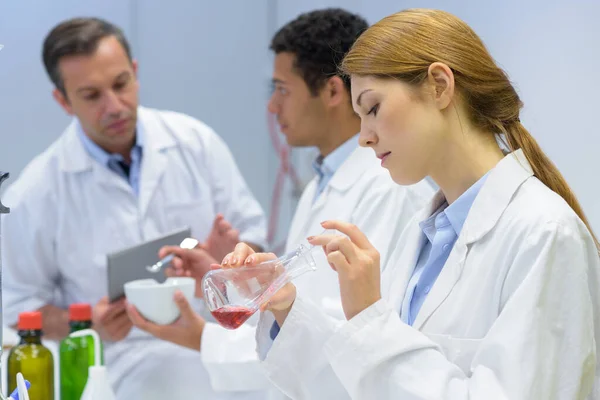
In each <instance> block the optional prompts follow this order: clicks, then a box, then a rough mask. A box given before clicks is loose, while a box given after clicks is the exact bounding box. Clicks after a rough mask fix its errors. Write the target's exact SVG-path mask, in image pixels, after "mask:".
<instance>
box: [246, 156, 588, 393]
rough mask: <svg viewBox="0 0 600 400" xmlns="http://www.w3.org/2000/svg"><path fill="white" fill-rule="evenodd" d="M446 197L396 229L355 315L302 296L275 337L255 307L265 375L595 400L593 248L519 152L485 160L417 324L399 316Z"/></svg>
mask: <svg viewBox="0 0 600 400" xmlns="http://www.w3.org/2000/svg"><path fill="white" fill-rule="evenodd" d="M515 156H516V157H515ZM442 201H443V196H442V194H441V193H439V194H438V195H437V196H436V197H435V198H434V200H433V202H432V204H430V205H429V207H427V208H425V209H424V210H423V212H421V213H420V215H418V216H417V217H416V219H415V221H414V223H413V224H412V225H411V226H409V227H408V228H407V230H406V232H405V233H404V234H403V236H402V239H401V240H400V242H399V243H400V245H399V246H398V247H397V249H396V251H395V252H394V254H393V255H392V257H391V258H390V260H389V265H388V266H387V267H386V268H385V270H384V272H383V276H382V296H383V299H382V300H380V301H378V302H377V303H375V304H373V305H372V306H371V307H369V308H367V309H366V310H364V311H363V312H362V313H360V314H359V315H357V316H355V317H354V318H353V319H351V320H350V321H348V322H343V323H339V322H338V323H336V322H335V321H332V320H331V319H330V318H329V317H328V316H327V314H326V313H324V312H323V311H322V310H321V308H322V307H321V305H320V304H318V303H317V304H316V305H315V304H313V303H311V302H310V301H307V300H306V299H302V298H298V299H297V300H296V302H295V304H294V306H293V309H292V311H291V312H290V314H289V316H288V318H287V320H286V322H285V324H284V325H283V327H282V328H281V332H280V333H279V336H278V337H277V339H276V340H275V342H271V340H270V339H269V337H268V329H269V327H270V325H269V324H270V319H269V318H268V317H267V316H262V318H261V321H260V323H259V328H258V330H257V339H258V343H259V350H260V351H261V354H263V355H264V353H266V352H267V351H268V353H267V354H266V358H265V360H264V362H263V365H264V367H265V369H266V371H267V374H268V375H269V377H270V379H271V380H272V381H273V382H274V383H275V384H276V385H277V386H279V387H280V388H281V389H282V390H283V391H284V392H285V393H287V394H288V395H289V396H290V397H292V398H294V399H344V398H351V399H361V400H363V399H364V400H372V399H378V400H385V399H407V400H408V399H452V400H460V399H472V400H479V399H485V400H496V399H498V400H500V399H502V400H507V399H510V400H521V399H522V400H525V399H527V400H531V399H536V400H537V399H544V400H551V399H565V400H573V399H584V398H585V399H599V398H600V397H599V396H600V392H599V390H600V389H599V387H598V376H599V371H600V369H599V366H598V365H599V364H598V361H597V357H598V354H600V350H599V349H598V346H599V344H600V309H599V308H600V260H599V258H598V252H597V249H596V247H595V245H594V242H593V240H592V237H591V235H590V234H589V232H588V231H587V229H586V227H585V225H584V224H583V223H582V222H581V220H580V219H579V218H578V217H577V216H576V214H575V213H574V212H573V211H572V210H571V208H570V207H568V205H567V204H566V202H565V201H563V199H562V198H560V197H559V196H558V195H557V194H555V193H554V192H552V191H550V190H549V189H548V188H547V187H546V186H544V185H543V184H542V183H541V182H540V181H539V180H538V179H537V178H535V177H533V174H532V171H531V168H530V166H529V164H528V162H527V160H526V159H525V157H524V156H523V153H522V152H521V151H517V152H515V153H513V154H511V155H508V156H506V157H505V158H504V159H503V160H502V161H501V162H500V163H499V164H498V165H497V167H496V168H494V169H493V170H492V171H491V173H490V175H489V176H488V178H487V180H486V182H485V184H484V186H483V187H482V189H481V191H480V192H479V195H478V196H477V198H476V199H475V202H474V204H473V206H472V208H471V210H470V212H469V215H468V217H467V219H466V221H465V225H464V227H463V229H462V231H461V233H460V236H459V237H458V240H457V242H456V244H455V246H454V248H453V249H452V252H451V254H450V256H449V258H448V260H447V262H446V264H445V266H444V269H443V270H442V271H441V273H440V275H439V277H438V279H437V281H436V283H435V285H434V286H433V288H432V290H431V292H430V293H429V295H428V297H427V298H426V300H425V302H424V304H423V306H422V308H421V310H420V312H419V314H418V315H417V319H416V321H415V323H414V326H413V327H411V326H408V325H406V324H404V323H403V322H402V321H401V319H400V316H399V312H400V310H401V305H402V301H403V298H404V295H405V290H406V286H407V284H408V281H409V279H410V276H411V272H412V269H413V267H414V265H415V262H416V258H417V256H418V254H419V249H420V247H421V244H422V242H421V240H422V232H421V230H420V228H419V226H418V224H417V222H418V221H420V220H423V219H425V218H427V217H428V216H429V215H431V213H432V212H433V211H434V210H436V209H437V207H438V206H439V205H440V204H441V202H442ZM269 348H270V350H268V349H269ZM593 385H595V389H592V386H593ZM591 390H594V391H593V393H594V394H590V393H591V392H590V391H591Z"/></svg>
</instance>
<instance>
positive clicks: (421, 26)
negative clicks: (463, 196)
mask: <svg viewBox="0 0 600 400" xmlns="http://www.w3.org/2000/svg"><path fill="white" fill-rule="evenodd" d="M434 62H442V63H444V64H446V65H448V67H449V68H450V69H451V70H452V72H453V73H454V79H455V82H456V87H457V89H458V91H459V92H460V94H461V97H462V98H463V100H464V103H465V104H464V105H465V108H466V111H467V112H468V114H469V117H470V118H471V122H472V123H473V124H474V125H475V126H477V127H478V128H480V129H482V130H487V131H490V132H496V133H502V134H504V136H505V137H506V139H507V141H508V143H507V144H508V146H509V148H510V149H511V150H512V151H514V150H517V149H522V150H523V153H524V154H525V157H527V160H528V161H529V163H530V164H531V167H532V169H533V172H534V174H535V176H536V177H537V178H538V179H539V180H540V181H542V182H543V183H544V184H545V185H546V186H548V187H549V188H550V189H552V190H553V191H554V192H556V193H557V194H559V195H560V196H561V197H562V198H563V199H565V201H566V202H567V203H568V204H569V206H571V208H572V209H573V210H574V211H575V213H577V215H578V216H579V218H581V220H582V221H583V222H584V223H585V225H586V226H587V228H588V229H589V231H590V233H591V234H592V236H593V237H594V241H595V242H596V247H597V248H598V249H599V251H600V243H598V240H597V239H596V237H595V236H594V234H593V232H592V228H591V226H590V224H589V222H588V220H587V218H586V217H585V214H584V213H583V209H582V208H581V205H580V204H579V201H577V198H576V197H575V194H574V193H573V191H572V190H571V188H570V187H569V185H568V184H567V182H566V180H565V179H564V178H563V176H562V174H561V173H560V171H559V170H558V169H557V168H556V166H555V165H554V164H553V163H552V161H550V159H549V158H548V156H546V154H544V152H543V151H542V149H541V148H540V146H539V145H538V143H537V142H536V140H535V139H534V138H533V137H532V136H531V134H530V133H529V132H528V131H527V129H525V127H524V126H523V125H522V124H521V121H520V119H519V113H520V110H521V108H522V107H523V103H522V102H521V100H520V99H519V95H518V94H517V92H516V90H515V89H514V87H513V86H512V84H511V82H510V80H509V79H508V76H507V75H506V73H505V72H504V71H503V70H502V69H500V68H499V67H498V66H497V65H496V63H495V62H494V59H493V58H492V56H491V55H490V53H489V52H488V50H487V49H486V47H485V45H484V44H483V42H482V41H481V39H480V38H479V36H477V34H476V33H475V32H474V31H473V30H472V29H471V28H470V27H469V26H468V25H467V24H466V23H465V22H463V21H462V20H460V19H459V18H457V17H456V16H454V15H452V14H450V13H447V12H444V11H440V10H428V9H409V10H405V11H401V12H399V13H396V14H393V15H390V16H388V17H386V18H384V19H382V20H381V21H379V22H378V23H376V24H375V25H373V26H371V27H370V28H369V29H367V30H366V31H365V32H364V33H363V34H362V35H361V36H360V37H359V38H358V40H357V41H356V42H355V43H354V46H353V47H352V49H351V50H350V52H349V53H348V54H347V55H346V57H345V58H344V60H343V62H342V65H341V67H340V69H341V72H342V73H344V74H347V75H362V76H367V75H368V76H375V77H380V78H395V79H399V80H401V81H403V82H407V83H410V84H414V85H419V84H421V83H423V82H424V81H425V79H426V78H427V74H428V69H429V66H430V65H431V64H432V63H434Z"/></svg>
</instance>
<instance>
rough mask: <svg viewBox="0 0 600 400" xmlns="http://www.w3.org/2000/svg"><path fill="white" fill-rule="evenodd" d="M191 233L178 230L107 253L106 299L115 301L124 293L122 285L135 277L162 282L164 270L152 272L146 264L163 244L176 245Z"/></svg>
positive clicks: (149, 263)
mask: <svg viewBox="0 0 600 400" xmlns="http://www.w3.org/2000/svg"><path fill="white" fill-rule="evenodd" d="M191 234H192V232H191V229H190V228H185V229H182V230H178V231H176V232H173V233H170V234H167V235H165V236H162V237H159V238H157V239H154V240H151V241H149V242H145V243H142V244H139V245H136V246H133V247H130V248H127V249H124V250H120V251H117V252H114V253H110V254H108V255H107V268H106V269H107V273H108V299H109V301H110V302H113V301H116V300H118V299H120V298H121V297H123V296H124V295H125V289H124V288H123V286H124V285H125V284H126V283H127V282H131V281H135V280H137V279H148V278H151V279H156V280H157V281H158V282H164V281H165V280H166V279H167V277H166V276H165V274H164V272H159V273H152V272H150V271H148V270H146V267H147V266H150V265H153V264H154V263H156V262H157V261H158V260H159V258H158V251H159V250H160V249H161V247H163V246H178V245H179V244H180V243H181V242H182V241H183V239H185V238H188V237H190V236H191Z"/></svg>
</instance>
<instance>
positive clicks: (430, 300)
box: [413, 240, 467, 329]
mask: <svg viewBox="0 0 600 400" xmlns="http://www.w3.org/2000/svg"><path fill="white" fill-rule="evenodd" d="M466 256H467V246H466V245H465V244H464V243H462V242H460V241H459V240H457V241H456V244H455V245H454V248H453V249H452V251H451V252H450V255H449V256H448V260H447V261H446V264H445V265H444V268H442V271H441V272H440V275H439V276H438V278H437V280H436V282H435V284H434V285H433V287H432V288H431V291H430V292H429V294H428V295H427V298H426V299H425V301H424V302H423V305H422V306H421V309H420V310H419V313H418V314H417V318H416V319H415V321H414V323H413V327H414V328H415V329H420V328H421V327H422V326H423V324H424V323H425V321H427V319H428V318H429V317H430V316H431V315H432V314H433V313H434V311H435V310H436V309H437V308H438V307H439V306H440V305H441V304H442V303H443V302H444V300H446V298H447V297H448V295H449V294H450V292H451V291H452V289H453V288H454V286H455V285H456V282H458V279H459V278H460V275H461V273H462V270H463V267H464V265H465V259H466Z"/></svg>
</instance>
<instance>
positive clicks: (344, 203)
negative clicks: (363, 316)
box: [202, 147, 434, 398]
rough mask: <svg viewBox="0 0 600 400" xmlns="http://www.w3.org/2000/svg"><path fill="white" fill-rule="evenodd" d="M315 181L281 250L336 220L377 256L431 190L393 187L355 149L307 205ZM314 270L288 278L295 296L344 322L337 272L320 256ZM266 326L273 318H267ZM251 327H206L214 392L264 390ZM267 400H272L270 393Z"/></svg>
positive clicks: (365, 153)
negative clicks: (363, 235)
mask: <svg viewBox="0 0 600 400" xmlns="http://www.w3.org/2000/svg"><path fill="white" fill-rule="evenodd" d="M316 188H317V178H315V179H313V180H312V181H311V182H310V183H309V185H308V186H307V187H306V189H305V190H304V193H303V194H302V197H301V199H300V202H299V204H298V207H297V209H296V213H295V214H294V218H293V221H292V224H291V227H290V231H289V233H288V240H287V245H286V251H290V250H293V249H295V248H296V247H297V246H298V245H299V244H307V241H306V238H307V237H308V236H310V235H316V234H319V233H321V232H322V231H323V228H322V227H321V225H320V223H321V222H323V221H325V220H327V219H342V220H345V221H348V222H351V223H354V224H356V225H357V226H359V227H360V228H361V229H362V230H363V231H364V232H367V233H368V234H369V235H370V237H371V238H372V239H373V242H374V243H376V244H377V245H378V246H379V247H378V248H379V249H381V252H382V254H387V252H388V250H391V249H393V248H394V247H395V244H396V243H397V240H398V238H399V236H400V235H401V233H402V228H403V227H405V226H407V224H408V222H409V221H410V220H411V219H412V218H413V217H414V214H415V213H416V212H417V211H418V210H419V209H420V208H422V207H423V205H425V204H427V202H428V201H429V200H430V199H431V198H432V197H433V194H434V191H433V188H432V187H431V185H430V184H429V183H428V182H427V181H423V182H421V183H419V184H417V185H413V186H411V187H401V186H398V185H396V184H395V183H394V182H393V181H392V180H391V178H390V176H389V173H388V171H387V170H385V169H383V168H381V165H380V162H379V160H378V159H377V158H376V157H375V155H374V154H373V151H372V150H371V149H365V148H360V147H359V148H357V149H356V150H354V151H353V152H352V154H351V155H350V156H349V157H348V159H347V160H346V161H345V162H344V163H343V164H342V165H341V166H340V168H339V169H338V170H337V171H336V173H335V174H334V175H333V177H332V178H331V180H330V181H329V183H328V184H327V186H326V187H325V189H324V191H323V192H322V193H321V194H320V196H319V197H318V198H317V199H316V201H314V202H313V199H314V197H315V192H316ZM315 258H316V259H315V261H316V263H317V265H318V267H317V270H316V271H315V272H310V273H306V274H304V275H302V276H300V277H299V278H296V279H295V280H294V283H295V284H296V286H297V288H298V291H299V293H302V294H303V295H305V296H307V297H309V298H311V299H313V301H316V302H318V304H319V306H320V307H321V309H323V310H324V311H325V312H326V313H327V314H328V315H330V316H332V317H334V318H337V319H339V320H342V319H344V314H343V310H342V307H341V300H340V291H339V285H338V280H337V274H336V273H335V272H333V271H332V270H331V268H330V267H329V264H328V262H327V259H326V257H325V256H324V254H323V253H322V252H319V253H318V254H317V255H316V256H315ZM270 322H271V324H272V322H273V319H271V320H270ZM255 334H256V331H255V326H252V325H251V324H246V325H243V326H242V327H240V328H239V329H237V330H235V331H229V330H226V329H224V328H222V327H220V326H218V325H216V324H207V325H206V327H205V331H204V333H203V336H202V359H203V361H204V365H205V367H206V369H207V370H208V372H209V374H210V376H211V382H212V383H213V386H214V387H215V388H219V389H223V390H235V389H237V390H248V389H250V388H251V389H260V388H264V387H270V386H271V385H270V384H267V383H266V382H267V380H266V378H265V376H264V371H263V370H262V369H261V368H260V364H259V359H258V357H257V355H256V343H255ZM272 398H277V396H275V395H273V397H272Z"/></svg>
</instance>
